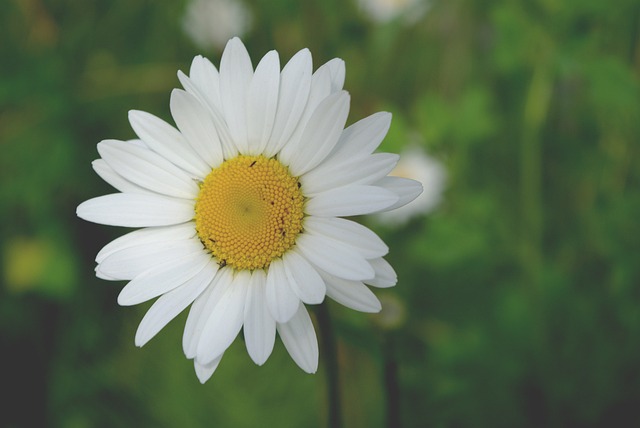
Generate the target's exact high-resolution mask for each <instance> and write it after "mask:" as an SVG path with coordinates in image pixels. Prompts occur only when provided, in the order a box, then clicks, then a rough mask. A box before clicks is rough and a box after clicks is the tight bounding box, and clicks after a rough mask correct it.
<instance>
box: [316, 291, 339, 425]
mask: <svg viewBox="0 0 640 428" xmlns="http://www.w3.org/2000/svg"><path fill="white" fill-rule="evenodd" d="M316 316H317V319H318V327H319V330H320V343H321V344H322V358H323V360H324V362H325V365H326V373H327V405H328V410H329V419H328V426H329V427H331V428H341V427H342V408H341V404H340V377H339V375H338V353H337V351H338V348H337V343H336V336H335V333H334V331H333V325H332V324H331V317H330V315H329V306H328V305H327V302H324V303H322V304H321V305H319V306H318V307H317V310H316Z"/></svg>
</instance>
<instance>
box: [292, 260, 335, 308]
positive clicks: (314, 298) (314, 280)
mask: <svg viewBox="0 0 640 428" xmlns="http://www.w3.org/2000/svg"><path fill="white" fill-rule="evenodd" d="M282 260H283V262H284V268H285V272H286V273H287V278H288V279H289V286H290V287H291V288H292V289H293V291H294V293H296V295H297V296H298V297H299V298H300V300H302V301H303V302H304V303H308V304H311V305H315V304H318V303H322V301H323V300H324V295H325V293H326V291H327V289H326V287H325V285H324V281H323V280H322V278H321V277H320V274H318V271H316V270H315V269H314V267H313V266H311V265H310V264H309V262H308V261H307V260H306V259H305V258H304V257H302V255H300V253H298V251H297V250H295V249H291V250H289V251H288V252H287V253H286V254H285V255H284V256H283V258H282Z"/></svg>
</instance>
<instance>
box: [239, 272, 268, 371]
mask: <svg viewBox="0 0 640 428" xmlns="http://www.w3.org/2000/svg"><path fill="white" fill-rule="evenodd" d="M266 279H267V277H266V274H265V272H264V271H263V270H262V269H258V270H255V271H253V274H252V275H251V283H250V284H249V287H248V290H247V301H246V303H245V306H244V328H243V329H244V340H245V342H246V344H247V352H248V353H249V356H250V357H251V359H252V360H253V361H254V362H255V363H256V364H257V365H259V366H261V365H263V364H264V362H265V361H267V358H269V355H271V351H273V345H274V343H275V340H276V321H275V320H274V319H273V317H272V316H271V314H270V313H269V309H268V308H267V302H266V299H265V282H266Z"/></svg>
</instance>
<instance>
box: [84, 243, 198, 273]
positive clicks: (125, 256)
mask: <svg viewBox="0 0 640 428" xmlns="http://www.w3.org/2000/svg"><path fill="white" fill-rule="evenodd" d="M203 252H204V249H203V247H202V244H201V243H200V241H199V240H198V239H195V238H194V239H183V240H166V241H160V242H150V243H146V244H141V245H133V246H130V247H127V248H123V249H121V250H119V251H116V252H114V253H112V254H110V255H109V256H108V257H105V258H104V260H102V261H101V262H100V264H98V266H97V267H96V272H97V273H99V274H100V275H101V276H108V277H111V278H115V279H118V280H129V279H133V278H135V277H136V276H138V275H140V274H141V273H142V272H145V271H147V270H149V269H151V268H154V267H162V266H164V265H165V264H166V263H169V262H171V261H172V260H175V259H176V258H179V257H182V256H185V255H189V254H199V253H203Z"/></svg>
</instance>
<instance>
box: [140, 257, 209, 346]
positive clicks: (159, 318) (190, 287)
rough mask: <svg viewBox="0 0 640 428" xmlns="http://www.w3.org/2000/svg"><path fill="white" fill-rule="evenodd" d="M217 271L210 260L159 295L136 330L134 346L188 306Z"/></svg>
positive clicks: (142, 342)
mask: <svg viewBox="0 0 640 428" xmlns="http://www.w3.org/2000/svg"><path fill="white" fill-rule="evenodd" d="M217 271H218V264H217V263H214V262H213V261H211V262H210V263H208V264H207V265H206V266H205V267H204V269H202V270H201V271H200V272H199V273H198V274H197V275H196V276H194V277H193V278H191V279H190V280H188V281H187V282H185V283H184V284H182V285H181V286H179V287H177V288H176V289H175V290H171V291H169V292H168V293H166V294H164V295H162V296H160V298H159V299H158V300H156V301H155V303H154V304H153V305H152V306H151V308H149V310H148V311H147V313H146V314H145V316H144V318H142V321H140V325H139V326H138V330H137V331H136V338H135V342H136V346H144V345H145V344H146V343H147V342H148V341H149V340H151V339H152V338H153V337H154V336H155V335H156V334H157V333H158V332H159V331H160V330H162V329H163V328H164V326H166V325H167V324H168V323H169V321H171V320H172V319H174V318H175V317H176V316H177V315H178V314H179V313H180V312H182V311H183V310H184V309H185V308H186V307H187V306H189V305H190V304H191V303H192V302H193V301H194V300H195V299H196V297H198V296H199V295H200V294H201V293H202V292H203V291H204V289H205V288H206V287H207V285H209V284H210V283H211V281H212V280H213V277H214V276H215V274H216V272H217Z"/></svg>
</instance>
